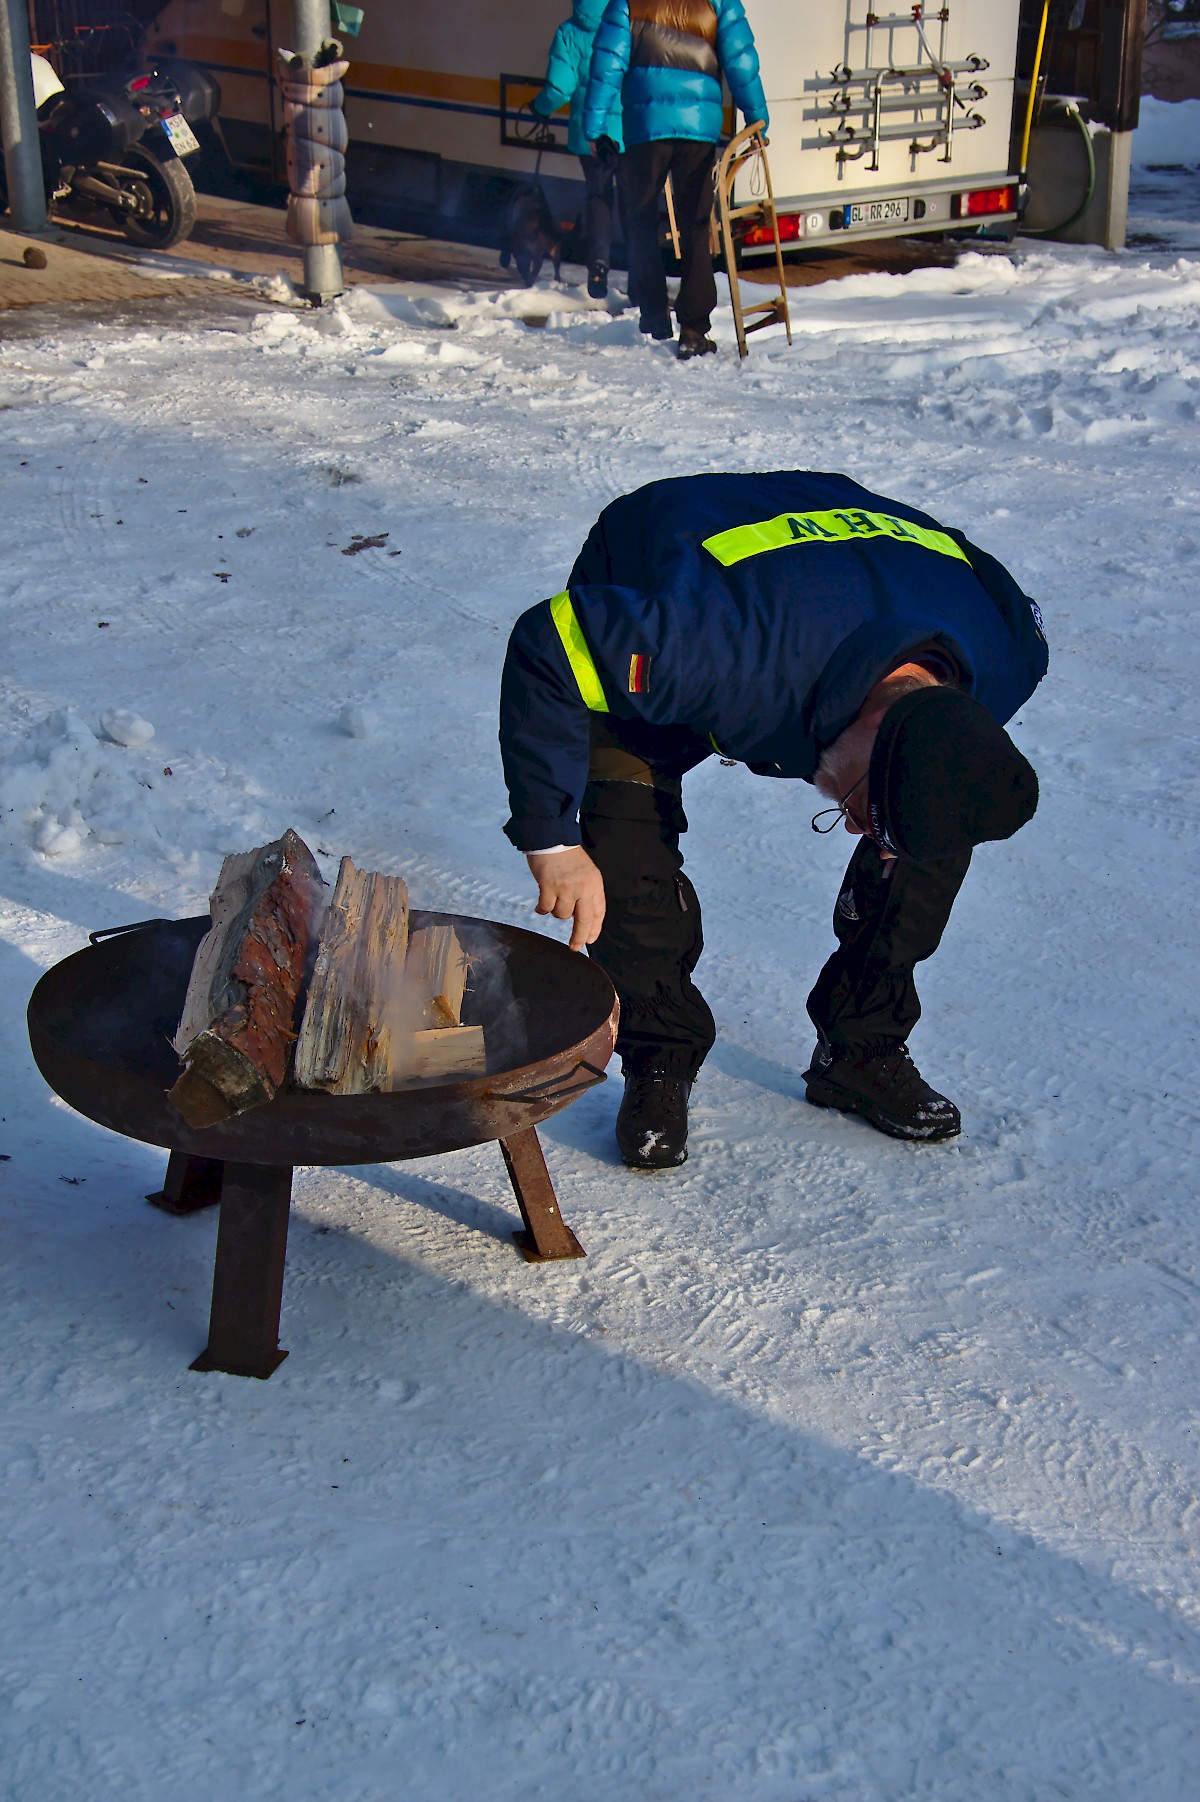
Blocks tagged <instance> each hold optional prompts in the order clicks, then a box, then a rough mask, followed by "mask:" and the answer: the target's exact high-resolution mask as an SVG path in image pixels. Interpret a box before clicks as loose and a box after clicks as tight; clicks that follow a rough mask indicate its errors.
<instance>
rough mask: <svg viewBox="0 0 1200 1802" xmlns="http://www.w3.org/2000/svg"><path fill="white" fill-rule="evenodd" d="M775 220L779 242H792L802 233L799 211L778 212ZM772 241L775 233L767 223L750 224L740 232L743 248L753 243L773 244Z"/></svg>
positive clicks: (801, 235)
mask: <svg viewBox="0 0 1200 1802" xmlns="http://www.w3.org/2000/svg"><path fill="white" fill-rule="evenodd" d="M775 222H776V224H777V225H778V227H779V242H780V243H781V244H794V243H795V241H796V239H797V238H800V237H803V235H804V234H803V232H802V230H801V218H800V214H799V213H778V214H776V219H775ZM774 242H775V233H774V232H773V231H772V230H771V228H770V226H769V225H751V226H748V227H747V228H746V230H745V232H743V234H742V245H743V248H749V247H751V246H753V245H755V244H774Z"/></svg>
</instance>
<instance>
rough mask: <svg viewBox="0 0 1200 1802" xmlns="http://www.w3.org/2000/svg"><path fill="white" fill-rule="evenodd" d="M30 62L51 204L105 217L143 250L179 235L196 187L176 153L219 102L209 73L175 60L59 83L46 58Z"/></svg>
mask: <svg viewBox="0 0 1200 1802" xmlns="http://www.w3.org/2000/svg"><path fill="white" fill-rule="evenodd" d="M31 60H32V63H33V91H34V100H35V102H36V105H37V117H38V132H39V143H40V147H41V155H42V169H43V173H44V175H45V180H46V203H47V207H48V208H49V210H50V211H51V212H52V213H54V214H55V215H57V216H59V217H66V218H78V219H80V220H82V221H84V222H86V223H88V224H93V223H95V220H96V216H97V214H100V215H101V216H104V215H107V216H109V217H111V218H112V219H113V220H114V221H115V223H116V224H117V225H118V226H119V227H120V229H121V231H122V232H124V234H125V236H126V237H127V238H128V239H129V241H130V243H131V244H137V245H140V246H142V247H143V248H145V249H148V250H166V249H168V248H169V247H170V246H171V245H172V244H177V243H179V241H180V239H181V238H186V237H187V235H188V233H189V232H190V231H191V229H192V226H193V225H194V224H195V222H196V190H195V188H194V187H193V185H192V179H191V176H190V175H189V174H188V171H187V169H186V167H185V166H184V162H183V159H184V157H186V156H191V155H192V154H193V153H194V152H195V151H197V150H199V148H200V143H199V140H198V138H197V137H196V134H195V132H194V131H193V130H192V124H193V123H198V122H199V121H201V120H204V121H208V120H211V119H213V118H215V116H216V113H217V109H218V107H219V105H220V90H219V88H218V87H217V84H216V82H215V81H214V80H213V79H212V77H211V76H210V75H209V74H208V73H207V71H205V70H201V69H198V68H196V66H195V65H194V64H191V63H184V62H179V61H176V60H174V59H172V60H170V61H168V62H164V63H162V64H159V65H157V66H155V67H153V68H150V69H142V70H139V71H137V72H136V73H131V74H126V73H119V74H118V73H113V72H111V71H109V72H105V73H104V74H100V75H80V76H72V77H70V78H69V80H70V86H69V87H65V86H64V84H63V83H62V82H61V81H60V80H59V78H58V75H57V73H56V72H55V70H54V68H53V66H52V65H51V64H50V63H49V62H48V61H47V59H46V58H45V57H44V56H40V55H38V54H37V53H36V52H35V53H34V54H33V56H32V58H31ZM7 199H8V195H7V188H6V184H5V182H4V179H3V163H2V160H0V201H2V202H3V203H4V204H7Z"/></svg>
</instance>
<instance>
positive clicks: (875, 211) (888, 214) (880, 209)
mask: <svg viewBox="0 0 1200 1802" xmlns="http://www.w3.org/2000/svg"><path fill="white" fill-rule="evenodd" d="M907 223H908V201H907V200H860V201H856V202H854V203H853V204H850V205H847V206H845V207H843V208H842V228H843V230H845V228H846V227H847V226H851V225H907Z"/></svg>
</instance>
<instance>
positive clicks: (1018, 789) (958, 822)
mask: <svg viewBox="0 0 1200 1802" xmlns="http://www.w3.org/2000/svg"><path fill="white" fill-rule="evenodd" d="M1037 804H1038V781H1037V776H1036V775H1035V773H1034V770H1033V767H1032V765H1030V764H1029V763H1028V762H1027V761H1026V759H1025V758H1024V757H1022V755H1021V753H1020V751H1018V749H1017V747H1016V745H1014V743H1013V741H1012V739H1011V738H1010V737H1009V736H1008V733H1007V732H1006V731H1005V730H1004V728H1003V726H1000V725H997V723H996V721H995V720H994V719H993V718H992V716H991V714H990V713H989V712H988V710H987V708H986V707H982V706H981V705H980V704H979V702H978V701H974V700H972V699H971V697H970V695H965V694H962V693H961V692H960V691H959V690H958V689H956V688H940V687H939V688H918V689H915V690H914V691H913V692H912V693H911V694H907V695H903V696H902V697H901V698H900V700H898V701H897V702H895V703H894V705H893V706H891V707H889V708H888V710H887V712H886V713H885V714H884V716H883V719H882V721H881V723H880V727H879V732H878V734H877V735H876V739H875V748H874V750H873V751H872V753H871V767H870V771H869V773H868V778H867V814H868V818H869V820H870V826H871V832H872V834H873V836H874V837H875V838H876V839H877V840H878V842H879V843H880V844H881V845H883V847H884V848H885V849H886V850H889V851H895V852H897V853H899V854H900V855H901V856H902V857H913V858H916V859H917V861H918V862H920V863H928V862H930V861H931V860H933V859H935V858H938V857H953V856H955V855H957V854H959V853H961V852H963V851H967V850H969V849H970V848H971V846H972V845H979V844H982V843H983V842H984V840H985V839H993V838H1011V837H1012V835H1013V833H1014V832H1016V831H1018V830H1019V829H1020V827H1022V826H1024V825H1025V824H1026V823H1027V821H1029V820H1031V819H1032V818H1033V815H1034V813H1035V812H1036V810H1037Z"/></svg>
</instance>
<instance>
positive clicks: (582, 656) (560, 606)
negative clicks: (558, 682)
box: [550, 593, 610, 713]
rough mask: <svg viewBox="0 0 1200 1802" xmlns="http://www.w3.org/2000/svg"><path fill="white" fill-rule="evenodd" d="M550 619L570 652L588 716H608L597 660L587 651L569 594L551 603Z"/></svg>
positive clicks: (573, 672)
mask: <svg viewBox="0 0 1200 1802" xmlns="http://www.w3.org/2000/svg"><path fill="white" fill-rule="evenodd" d="M550 617H551V619H552V620H553V621H554V626H555V630H556V631H557V633H558V636H559V637H560V638H561V639H562V647H563V650H564V651H565V652H566V653H567V662H568V663H569V664H570V665H571V674H572V675H573V676H574V678H575V680H576V682H578V684H579V693H580V695H581V696H582V697H583V704H584V706H585V707H586V708H587V709H588V712H589V713H608V712H609V711H610V709H609V705H608V702H607V701H606V700H605V698H604V686H603V684H602V683H601V681H600V672H599V670H598V669H597V668H596V659H595V658H594V657H593V656H592V653H591V651H590V650H589V649H588V643H587V639H586V638H585V637H584V636H583V629H582V627H581V626H580V624H579V621H578V619H577V618H576V617H575V608H574V607H573V606H572V604H571V596H570V595H569V594H568V593H563V594H556V595H555V597H554V599H553V600H552V601H551V603H550Z"/></svg>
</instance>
